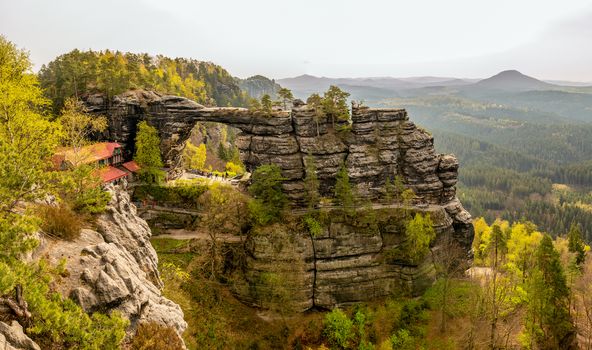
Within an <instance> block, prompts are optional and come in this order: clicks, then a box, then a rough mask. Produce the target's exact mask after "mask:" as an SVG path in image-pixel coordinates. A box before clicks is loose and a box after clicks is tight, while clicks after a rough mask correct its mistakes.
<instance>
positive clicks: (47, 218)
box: [38, 205, 82, 241]
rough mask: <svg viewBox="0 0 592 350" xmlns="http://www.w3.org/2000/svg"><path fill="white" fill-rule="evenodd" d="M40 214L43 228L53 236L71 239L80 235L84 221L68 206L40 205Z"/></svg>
mask: <svg viewBox="0 0 592 350" xmlns="http://www.w3.org/2000/svg"><path fill="white" fill-rule="evenodd" d="M38 216H39V218H40V219H41V230H43V232H45V233H46V234H47V235H49V236H51V237H56V238H61V239H65V240H68V241H71V240H74V239H76V238H78V237H79V236H80V229H81V228H82V221H81V220H80V218H79V217H78V215H77V214H76V213H75V212H74V211H73V210H72V209H70V208H69V207H67V206H51V205H43V206H41V207H39V210H38Z"/></svg>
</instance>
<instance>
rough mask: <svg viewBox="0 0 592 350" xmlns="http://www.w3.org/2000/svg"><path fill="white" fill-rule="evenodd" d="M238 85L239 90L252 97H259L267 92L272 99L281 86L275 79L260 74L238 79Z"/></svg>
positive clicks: (275, 96)
mask: <svg viewBox="0 0 592 350" xmlns="http://www.w3.org/2000/svg"><path fill="white" fill-rule="evenodd" d="M237 82H238V86H239V87H240V88H241V90H243V91H245V92H246V93H248V94H249V96H251V97H254V98H261V97H263V95H265V94H267V95H269V96H271V98H272V99H276V98H277V92H278V91H279V90H280V89H281V88H282V87H281V86H280V85H279V84H278V83H276V82H275V80H272V79H269V78H266V77H264V76H262V75H255V76H252V77H250V78H247V79H238V78H237Z"/></svg>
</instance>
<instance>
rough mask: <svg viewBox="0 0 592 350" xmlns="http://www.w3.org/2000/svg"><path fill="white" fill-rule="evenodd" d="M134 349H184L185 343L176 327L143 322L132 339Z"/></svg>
mask: <svg viewBox="0 0 592 350" xmlns="http://www.w3.org/2000/svg"><path fill="white" fill-rule="evenodd" d="M130 348H131V349H132V350H169V349H182V348H183V343H182V342H181V339H180V338H179V336H178V335H177V332H175V330H174V329H172V328H170V327H165V326H163V325H160V324H158V323H155V322H151V323H141V324H140V325H139V326H138V330H137V331H136V335H135V336H134V339H133V340H132V343H131V346H130Z"/></svg>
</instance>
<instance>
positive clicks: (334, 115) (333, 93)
mask: <svg viewBox="0 0 592 350" xmlns="http://www.w3.org/2000/svg"><path fill="white" fill-rule="evenodd" d="M348 97H349V93H348V92H345V91H343V90H341V89H340V88H339V87H337V86H335V85H331V86H330V87H329V90H327V91H326V92H325V94H324V96H323V111H324V112H325V114H326V115H328V116H329V117H331V120H332V122H333V126H335V121H336V120H341V121H343V120H345V121H347V120H349V119H350V113H349V107H348V106H347V98H348Z"/></svg>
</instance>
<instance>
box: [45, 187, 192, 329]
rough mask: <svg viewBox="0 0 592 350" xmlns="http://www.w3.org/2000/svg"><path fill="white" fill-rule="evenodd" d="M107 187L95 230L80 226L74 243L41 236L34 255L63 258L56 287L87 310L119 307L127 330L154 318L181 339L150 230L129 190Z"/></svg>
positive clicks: (180, 323) (181, 325) (179, 319)
mask: <svg viewBox="0 0 592 350" xmlns="http://www.w3.org/2000/svg"><path fill="white" fill-rule="evenodd" d="M108 191H109V192H110V193H111V196H112V199H111V202H110V203H109V205H108V208H107V211H106V212H105V213H104V214H102V215H101V216H100V217H99V218H98V220H97V223H96V225H97V229H96V230H89V229H83V230H82V231H81V235H80V237H79V238H78V239H76V240H74V241H56V240H43V242H42V244H41V246H40V247H39V249H38V250H37V251H36V253H35V256H34V258H41V257H44V258H46V259H48V260H49V261H50V262H52V263H54V264H57V263H59V261H60V260H62V259H65V260H66V269H67V272H68V273H67V274H66V275H67V276H66V277H64V278H63V279H61V280H60V281H59V283H58V284H57V288H58V290H59V291H60V292H61V293H62V294H63V295H65V296H70V297H71V298H72V299H74V300H75V301H76V302H77V303H78V304H80V305H81V306H82V307H83V308H84V310H85V311H87V312H94V311H101V312H111V311H119V312H120V313H121V314H122V315H123V316H124V317H126V318H127V319H129V320H130V322H131V325H130V328H129V329H128V333H129V334H133V332H135V329H136V328H137V326H138V324H139V323H144V322H156V323H160V324H162V325H164V326H167V327H171V328H173V329H175V330H176V331H177V333H178V334H179V337H180V336H181V334H182V333H183V331H184V330H185V329H186V328H187V323H186V322H185V321H184V319H183V311H182V310H181V308H180V307H179V305H177V304H175V303H174V302H172V301H171V300H169V299H167V298H165V297H164V296H162V292H161V288H162V286H163V283H162V281H161V279H160V276H159V273H158V258H157V255H156V251H155V250H154V248H153V247H152V245H151V244H150V236H151V234H152V233H151V232H150V229H149V228H148V225H147V224H146V221H144V220H143V219H141V218H140V217H138V216H137V215H136V207H135V206H134V205H133V203H131V202H130V197H129V195H128V194H127V192H125V191H123V190H121V189H119V188H117V187H109V188H108Z"/></svg>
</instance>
